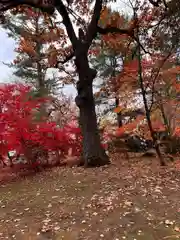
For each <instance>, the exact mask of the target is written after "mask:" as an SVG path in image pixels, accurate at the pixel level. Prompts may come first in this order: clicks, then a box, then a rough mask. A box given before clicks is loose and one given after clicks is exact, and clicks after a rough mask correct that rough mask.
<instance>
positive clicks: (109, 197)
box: [0, 155, 180, 240]
mask: <svg viewBox="0 0 180 240" xmlns="http://www.w3.org/2000/svg"><path fill="white" fill-rule="evenodd" d="M113 159H114V161H113V164H112V165H111V166H108V167H101V168H97V169H83V168H54V169H52V170H48V171H44V172H41V173H38V174H36V175H35V176H28V177H24V178H23V179H22V178H19V179H16V180H14V181H11V182H9V183H2V184H1V186H0V239H10V240H11V239H18V240H22V239H23V240H30V239H31V240H36V239H37V240H46V239H52V240H60V239H62V240H81V239H86V240H99V239H100V240H101V239H105V240H120V239H127V240H163V239H167V240H171V239H172V240H173V239H180V171H179V170H177V169H175V168H174V166H173V165H171V166H169V167H165V168H161V167H159V166H158V165H157V164H156V161H155V160H154V159H151V160H148V159H141V160H138V161H136V163H135V162H134V160H132V163H130V162H129V163H127V161H126V160H123V159H121V157H120V156H119V155H114V156H113Z"/></svg>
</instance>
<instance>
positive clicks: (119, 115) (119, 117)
mask: <svg viewBox="0 0 180 240" xmlns="http://www.w3.org/2000/svg"><path fill="white" fill-rule="evenodd" d="M115 101H116V107H118V106H119V98H118V97H117V96H116V97H115ZM117 124H118V127H122V125H123V123H122V113H121V112H118V113H117Z"/></svg>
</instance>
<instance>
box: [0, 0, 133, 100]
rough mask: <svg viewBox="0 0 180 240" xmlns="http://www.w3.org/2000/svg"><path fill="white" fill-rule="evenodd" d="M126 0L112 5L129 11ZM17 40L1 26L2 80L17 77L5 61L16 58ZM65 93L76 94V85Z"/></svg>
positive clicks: (10, 79) (68, 88) (117, 8)
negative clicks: (10, 36)
mask: <svg viewBox="0 0 180 240" xmlns="http://www.w3.org/2000/svg"><path fill="white" fill-rule="evenodd" d="M125 1H126V0H120V1H118V3H116V4H111V6H112V7H113V8H114V9H115V8H116V10H121V11H123V12H129V11H130V10H129V8H128V6H127V5H126V4H125V3H124V2H125ZM14 48H15V42H14V40H13V39H11V38H9V37H8V36H7V33H6V31H5V30H4V29H2V28H1V27H0V82H2V83H3V82H11V81H13V80H14V79H15V77H14V76H13V75H12V69H10V68H8V66H5V65H4V64H3V62H5V63H10V62H12V61H13V59H14V58H15V52H14ZM65 93H67V94H70V95H71V94H73V95H75V94H76V91H75V89H74V87H71V86H68V87H66V88H65Z"/></svg>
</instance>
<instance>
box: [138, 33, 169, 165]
mask: <svg viewBox="0 0 180 240" xmlns="http://www.w3.org/2000/svg"><path fill="white" fill-rule="evenodd" d="M136 38H137V44H138V48H137V51H138V64H139V66H138V75H139V84H140V88H141V93H142V97H143V103H144V108H145V113H146V119H147V123H148V127H149V131H150V134H151V137H152V140H153V144H154V148H155V150H156V154H157V156H158V158H159V161H160V164H161V166H165V165H166V163H165V161H164V159H163V156H162V154H161V151H160V148H159V144H158V141H157V137H156V135H155V132H154V130H153V127H152V122H151V113H150V110H149V107H148V101H147V98H146V90H145V88H144V82H143V77H142V64H141V45H140V40H139V31H138V29H137V36H136Z"/></svg>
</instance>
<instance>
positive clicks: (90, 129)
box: [75, 46, 110, 167]
mask: <svg viewBox="0 0 180 240" xmlns="http://www.w3.org/2000/svg"><path fill="white" fill-rule="evenodd" d="M78 49H79V50H80V52H78V53H76V59H75V65H76V68H77V72H78V75H79V81H78V83H77V91H78V95H77V97H76V104H77V106H78V107H79V110H80V117H79V121H80V126H81V130H82V136H83V158H84V164H85V166H86V167H97V166H102V165H106V164H109V163H110V161H109V158H108V156H107V155H106V153H105V150H104V149H103V147H102V146H101V142H100V136H99V132H98V127H97V118H96V112H95V102H94V96H93V90H92V83H93V80H94V78H95V76H96V71H95V70H93V69H91V68H90V67H89V63H88V58H87V52H86V51H82V46H81V47H80V48H78Z"/></svg>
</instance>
